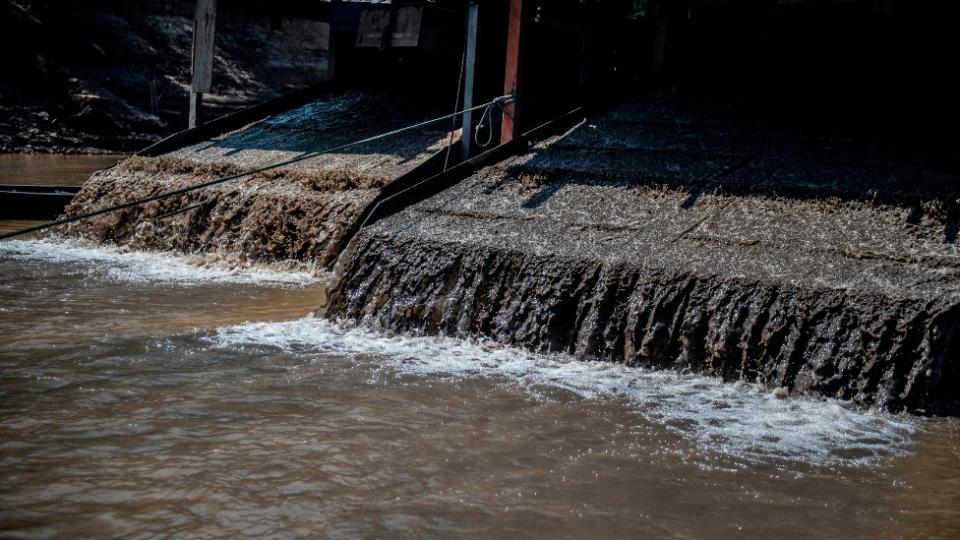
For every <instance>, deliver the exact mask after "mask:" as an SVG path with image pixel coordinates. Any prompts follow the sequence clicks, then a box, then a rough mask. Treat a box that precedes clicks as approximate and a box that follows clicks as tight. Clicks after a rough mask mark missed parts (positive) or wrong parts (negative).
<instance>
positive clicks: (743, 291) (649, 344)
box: [330, 233, 960, 413]
mask: <svg viewBox="0 0 960 540" xmlns="http://www.w3.org/2000/svg"><path fill="white" fill-rule="evenodd" d="M357 251H358V253H361V254H362V255H360V256H359V257H358V258H357V259H356V260H355V261H354V262H353V263H352V264H351V266H350V268H349V270H348V271H347V273H346V278H345V281H344V283H343V284H342V287H343V289H342V291H341V292H340V294H338V295H336V296H334V298H333V302H332V304H331V307H330V309H331V312H332V313H335V314H337V315H338V316H340V317H343V318H346V319H350V320H356V321H363V322H364V323H366V324H371V325H373V326H375V327H379V328H384V329H390V330H397V331H403V332H410V333H415V334H447V335H454V336H464V337H465V336H483V337H488V338H491V339H494V340H496V341H498V342H500V343H504V344H509V345H518V346H524V347H527V348H531V349H533V350H536V351H541V352H564V353H569V354H571V355H573V356H575V357H577V358H581V359H587V360H597V359H600V360H609V361H618V362H624V363H627V364H630V365H643V366H653V367H661V368H671V369H677V370H693V371H696V372H701V373H706V374H712V375H718V376H721V377H723V378H724V379H726V380H749V381H755V380H758V381H760V382H765V383H766V384H767V385H769V386H773V387H788V388H792V389H794V390H795V391H801V392H812V393H816V394H823V395H826V396H831V397H836V398H839V399H843V400H852V401H854V402H855V403H857V404H860V405H865V406H871V405H876V406H882V407H887V408H892V409H898V408H901V407H907V408H908V409H910V410H913V411H921V410H922V411H926V412H930V413H936V412H942V413H950V412H953V413H956V412H957V408H956V407H957V399H958V398H960V394H958V391H957V383H958V375H960V373H958V371H957V365H956V361H955V359H956V357H957V354H958V352H960V351H958V347H960V334H958V328H960V308H958V307H957V305H956V304H952V305H951V304H947V303H945V302H926V301H918V300H903V301H891V300H889V299H885V298H883V297H880V296H877V295H869V294H851V293H847V292H844V291H829V292H826V291H804V290H802V289H800V288H796V287H775V286H771V285H766V284H764V283H761V282H757V281H747V280H736V279H720V278H717V277H713V276H698V275H695V274H689V273H668V272H662V271H648V270H644V269H642V268H638V267H630V266H626V265H606V264H603V263H600V262H596V261H576V260H570V259H562V258H557V257H550V256H540V257H538V256H530V255H527V254H521V253H516V252H509V251H502V250H496V249H486V248H476V249H470V248H467V247H465V246H463V245H462V244H458V243H453V242H451V243H422V242H416V241H411V240H397V239H395V238H392V237H391V236H389V235H385V234H369V233H364V234H363V237H362V239H361V240H360V242H359V244H358V246H357Z"/></svg>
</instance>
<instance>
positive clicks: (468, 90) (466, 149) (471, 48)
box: [460, 0, 479, 159]
mask: <svg viewBox="0 0 960 540" xmlns="http://www.w3.org/2000/svg"><path fill="white" fill-rule="evenodd" d="M478 12H479V3H478V2H477V0H470V3H469V5H468V7H467V41H466V43H465V45H464V46H465V47H466V49H465V50H464V51H463V54H464V56H465V60H466V62H465V63H464V70H465V73H464V78H463V108H464V109H470V108H472V107H473V90H474V77H475V76H476V66H477V14H478ZM473 130H474V125H473V112H472V111H471V112H466V113H464V114H463V130H462V132H461V135H460V142H461V144H462V145H463V159H470V154H471V152H472V149H471V146H472V145H473Z"/></svg>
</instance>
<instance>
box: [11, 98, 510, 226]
mask: <svg viewBox="0 0 960 540" xmlns="http://www.w3.org/2000/svg"><path fill="white" fill-rule="evenodd" d="M511 100H513V96H512V95H511V96H500V97H498V98H495V99H493V100H491V101H489V102H487V103H482V104H480V105H476V106H474V107H470V108H469V109H463V110H461V111H456V112H454V113H451V114H446V115H443V116H440V117H437V118H432V119H430V120H426V121H423V122H420V123H417V124H411V125H409V126H404V127H402V128H399V129H395V130H393V131H387V132H385V133H380V134H379V135H374V136H372V137H367V138H365V139H360V140H358V141H353V142H349V143H346V144H341V145H338V146H334V147H331V148H326V149H323V150H317V151H314V152H307V153H305V154H303V155H300V156H297V157H295V158H291V159H287V160H284V161H279V162H276V163H272V164H269V165H264V166H263V167H258V168H256V169H252V170H249V171H244V172H240V173H236V174H231V175H228V176H223V177H220V178H216V179H213V180H210V181H208V182H202V183H200V184H195V185H192V186H187V187H184V188H180V189H175V190H173V191H167V192H164V193H158V194H156V195H151V196H149V197H143V198H141V199H135V200H132V201H129V202H125V203H121V204H118V205H115V206H110V207H107V208H101V209H100V210H94V211H92V212H86V213H84V214H77V215H74V216H70V217H66V218H62V219H58V220H55V221H49V222H47V223H41V224H39V225H34V226H32V227H26V228H23V229H18V230H16V231H13V232H9V233H6V234H3V235H0V240H6V239H8V238H13V237H15V236H21V235H24V234H28V233H32V232H37V231H42V230H45V229H49V228H51V227H57V226H59V225H66V224H68V223H73V222H76V221H80V220H83V219H89V218H92V217H96V216H101V215H103V214H107V213H110V212H116V211H117V210H123V209H126V208H132V207H134V206H140V205H144V204H147V203H149V202H153V201H158V200H161V199H165V198H168V197H173V196H176V195H182V194H184V193H189V192H191V191H196V190H198V189H203V188H207V187H211V186H215V185H218V184H223V183H225V182H230V181H231V180H237V179H239V178H244V177H247V176H250V175H254V174H259V173H262V172H266V171H270V170H273V169H277V168H280V167H284V166H287V165H291V164H293V163H299V162H301V161H306V160H308V159H312V158H315V157H317V156H321V155H323V154H329V153H332V152H337V151H340V150H344V149H346V148H351V147H353V146H360V145H362V144H367V143H370V142H374V141H378V140H381V139H385V138H388V137H392V136H395V135H399V134H401V133H406V132H408V131H413V130H416V129H420V128H422V127H425V126H429V125H431V124H436V123H438V122H443V121H444V120H449V119H451V118H456V117H457V116H460V115H463V114H464V113H467V112H473V111H477V110H480V109H483V108H484V107H490V106H492V105H493V104H495V103H507V102H509V101H511Z"/></svg>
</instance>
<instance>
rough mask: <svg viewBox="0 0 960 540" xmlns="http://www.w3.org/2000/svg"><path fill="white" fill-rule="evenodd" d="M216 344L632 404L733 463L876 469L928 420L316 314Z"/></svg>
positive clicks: (221, 337)
mask: <svg viewBox="0 0 960 540" xmlns="http://www.w3.org/2000/svg"><path fill="white" fill-rule="evenodd" d="M208 340H209V342H210V343H211V344H212V345H215V346H217V347H222V348H227V349H230V348H250V347H253V348H256V347H266V348H277V349H280V350H283V351H286V352H294V353H300V354H308V353H316V354H322V355H350V356H356V355H364V356H371V357H373V358H374V359H375V360H376V362H377V363H379V364H381V365H382V366H383V368H384V369H385V370H392V371H393V372H396V373H405V374H416V375H420V376H425V377H434V376H440V377H441V378H442V379H443V380H446V379H458V378H494V379H497V380H498V382H501V383H503V384H506V385H509V386H516V387H519V388H522V389H523V390H525V391H527V392H529V393H530V394H531V395H533V396H535V397H541V398H547V397H548V396H550V395H552V394H554V393H556V392H557V391H565V392H569V393H571V394H573V395H576V396H578V397H579V398H582V399H589V400H600V401H604V400H626V401H628V402H629V403H630V404H631V406H632V407H633V409H634V410H635V412H636V414H637V421H638V425H639V424H643V423H657V424H661V425H663V426H665V427H667V428H668V429H669V430H671V431H674V432H675V433H677V434H678V435H681V436H682V437H684V438H687V439H691V440H694V441H696V443H697V444H698V445H699V446H701V447H702V448H703V449H704V450H706V451H707V452H711V453H719V454H722V455H724V456H726V458H727V459H730V460H732V463H737V462H739V463H741V464H745V463H748V462H754V461H770V460H774V461H776V460H787V461H793V462H805V463H809V464H813V465H827V466H830V465H870V464H876V463H877V462H880V461H882V460H885V459H888V458H892V457H897V456H902V455H904V454H905V453H906V452H908V451H909V447H910V442H911V435H912V434H913V433H914V431H915V429H916V427H917V424H918V422H922V420H920V419H918V418H915V417H911V416H908V415H905V414H899V415H892V414H887V413H881V412H873V411H856V410H851V409H849V408H847V407H846V406H845V404H843V403H840V402H837V401H834V400H824V399H812V398H806V397H797V398H790V399H780V398H777V397H776V396H775V395H774V394H773V393H771V392H769V391H767V390H765V389H764V388H763V386H762V385H759V384H749V383H742V382H741V383H734V384H727V383H723V382H720V381H718V380H716V379H712V378H708V377H704V376H700V375H695V374H685V373H677V372H670V371H662V370H661V371H653V370H649V369H643V368H634V367H628V366H623V365H620V364H614V363H610V362H581V361H577V360H575V359H573V358H570V357H567V356H563V355H538V354H533V353H529V352H526V351H523V350H520V349H516V348H510V347H504V346H501V345H498V344H496V343H493V342H469V341H463V340H458V339H453V338H443V337H408V336H402V335H389V336H388V335H383V334H378V333H376V332H373V331H371V330H367V329H364V328H361V327H357V326H352V325H344V324H338V323H336V322H331V321H328V320H325V319H321V318H315V317H307V318H304V319H300V320H296V321H285V322H259V323H248V324H243V325H239V326H229V327H223V328H220V329H218V330H217V331H216V333H215V334H213V335H212V336H210V337H209V338H208ZM321 361H322V360H321ZM665 450H667V451H669V449H665ZM707 464H708V462H707V461H704V465H707Z"/></svg>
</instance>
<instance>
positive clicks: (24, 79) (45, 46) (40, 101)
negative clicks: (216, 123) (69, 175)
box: [0, 0, 327, 153]
mask: <svg viewBox="0 0 960 540" xmlns="http://www.w3.org/2000/svg"><path fill="white" fill-rule="evenodd" d="M247 4H250V5H249V6H248V5H247ZM195 6H196V2H193V1H191V0H163V1H152V0H127V1H117V0H113V1H111V0H99V1H93V2H49V1H30V0H3V1H0V28H2V29H3V32H0V45H2V46H3V50H4V59H5V62H4V70H5V71H6V72H7V74H6V75H5V76H3V77H0V152H69V153H91V152H93V153H104V152H131V151H135V150H139V149H140V148H142V147H144V146H146V145H147V144H148V143H150V142H153V141H156V140H158V139H159V138H161V137H163V136H166V135H170V134H171V133H174V132H177V131H180V130H182V129H185V128H186V127H187V95H188V90H189V81H190V48H191V43H192V36H193V13H194V9H195ZM319 24H320V23H318V22H316V21H310V20H306V19H286V20H284V21H283V24H282V25H281V26H280V27H279V28H278V27H276V26H274V27H273V29H271V25H270V20H269V18H268V16H267V15H266V14H265V13H263V10H262V9H256V6H255V5H254V3H253V2H232V3H231V2H221V6H220V9H219V11H218V18H217V36H216V51H215V54H216V58H215V62H214V77H213V81H214V92H213V94H211V95H210V96H208V98H207V100H206V102H205V105H206V108H205V109H204V110H205V114H206V115H208V116H207V118H213V117H216V116H220V115H223V114H226V113H229V112H232V111H235V110H238V109H239V108H242V107H244V106H248V105H251V104H253V103H255V102H257V101H261V100H264V99H267V98H270V97H273V96H276V95H279V94H282V93H284V92H289V91H291V90H293V89H298V88H302V87H304V86H306V85H309V84H313V83H316V82H319V81H321V80H323V78H324V77H325V76H326V69H327V58H326V43H325V41H323V40H322V38H323V36H324V30H323V29H322V28H320V26H319Z"/></svg>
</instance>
